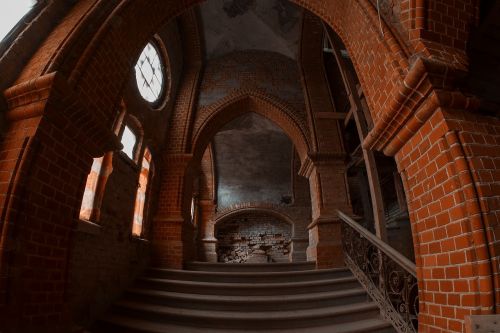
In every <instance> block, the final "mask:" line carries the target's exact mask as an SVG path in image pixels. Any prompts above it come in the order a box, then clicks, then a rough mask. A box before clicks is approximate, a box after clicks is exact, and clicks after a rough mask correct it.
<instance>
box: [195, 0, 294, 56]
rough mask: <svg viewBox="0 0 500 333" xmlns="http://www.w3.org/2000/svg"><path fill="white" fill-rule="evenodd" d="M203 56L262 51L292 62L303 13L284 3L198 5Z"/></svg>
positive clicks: (224, 0)
mask: <svg viewBox="0 0 500 333" xmlns="http://www.w3.org/2000/svg"><path fill="white" fill-rule="evenodd" d="M200 13H201V18H202V22H203V30H204V37H205V46H206V56H207V58H208V59H210V58H215V57H219V56H221V55H224V54H227V53H230V52H232V51H241V50H265V51H272V52H278V53H281V54H283V55H286V56H287V57H290V58H293V59H295V58H296V57H297V53H298V45H299V41H300V30H301V24H300V22H301V17H302V9H301V8H300V7H297V6H296V5H294V4H292V3H290V1H287V0H209V1H206V2H204V3H202V4H201V5H200Z"/></svg>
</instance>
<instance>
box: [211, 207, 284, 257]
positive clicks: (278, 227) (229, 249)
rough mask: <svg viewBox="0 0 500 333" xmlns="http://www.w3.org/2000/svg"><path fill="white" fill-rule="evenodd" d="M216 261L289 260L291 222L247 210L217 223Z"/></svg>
mask: <svg viewBox="0 0 500 333" xmlns="http://www.w3.org/2000/svg"><path fill="white" fill-rule="evenodd" d="M215 237H216V238H217V240H218V242H217V255H218V261H220V262H227V263H243V262H268V261H273V262H274V261H276V262H283V261H288V260H289V258H288V255H289V253H290V243H291V237H292V226H291V225H290V224H289V223H287V222H285V221H282V220H280V219H278V218H276V217H274V216H271V215H268V214H265V213H259V212H249V213H242V214H239V215H236V216H232V217H230V218H227V219H224V220H222V221H220V222H219V223H218V224H217V225H216V232H215Z"/></svg>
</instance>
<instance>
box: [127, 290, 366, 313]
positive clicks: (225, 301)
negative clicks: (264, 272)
mask: <svg viewBox="0 0 500 333" xmlns="http://www.w3.org/2000/svg"><path fill="white" fill-rule="evenodd" d="M125 299H127V300H132V301H142V302H148V303H151V304H157V305H166V306H176V307H180V308H187V309H200V310H232V311H252V310H253V309H259V310H269V311H271V310H276V309H282V310H299V309H310V308H318V307H327V306H333V305H342V304H351V303H362V302H366V301H367V300H368V296H367V294H366V292H365V290H364V289H363V288H361V287H358V288H352V289H347V290H339V291H327V292H319V293H311V294H298V295H275V296H268V295H266V296H253V295H252V296H244V297H241V296H231V295H200V294H183V293H178V292H167V291H159V290H150V289H130V290H128V291H127V294H126V295H125Z"/></svg>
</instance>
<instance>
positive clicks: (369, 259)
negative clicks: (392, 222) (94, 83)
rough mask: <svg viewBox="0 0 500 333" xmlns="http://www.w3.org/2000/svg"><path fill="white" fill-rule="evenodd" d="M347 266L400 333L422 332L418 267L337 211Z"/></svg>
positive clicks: (383, 314)
mask: <svg viewBox="0 0 500 333" xmlns="http://www.w3.org/2000/svg"><path fill="white" fill-rule="evenodd" d="M337 213H338V215H339V217H340V219H341V220H342V221H343V222H344V223H342V247H343V250H344V258H345V262H346V265H347V266H348V267H349V269H351V271H352V272H353V274H354V275H355V276H356V278H357V279H358V280H359V281H360V282H361V284H363V286H364V287H365V289H366V290H367V292H368V294H370V296H371V298H372V299H373V300H374V301H376V302H377V303H378V305H379V306H380V309H381V314H382V316H383V317H384V318H385V319H387V320H389V321H390V322H391V323H392V324H393V326H394V328H395V329H396V330H397V331H398V332H399V333H414V332H417V331H418V310H419V309H418V284H417V272H416V266H415V264H414V263H413V262H411V261H410V260H409V259H407V258H406V257H404V256H403V255H402V254H400V253H399V252H398V251H396V250H395V249H393V248H392V247H390V246H389V245H388V244H387V243H385V242H383V241H382V240H380V239H379V238H378V237H376V236H375V235H373V234H372V233H370V232H369V231H368V230H366V229H365V228H363V227H362V226H360V225H359V224H358V223H357V222H356V221H354V220H353V219H352V218H350V217H349V216H347V215H346V214H344V213H342V212H341V211H337Z"/></svg>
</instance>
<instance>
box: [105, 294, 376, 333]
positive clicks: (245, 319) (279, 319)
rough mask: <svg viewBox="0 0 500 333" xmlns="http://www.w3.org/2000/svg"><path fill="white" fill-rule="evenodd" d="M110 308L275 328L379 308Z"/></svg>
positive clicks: (196, 322) (338, 319) (200, 322)
mask: <svg viewBox="0 0 500 333" xmlns="http://www.w3.org/2000/svg"><path fill="white" fill-rule="evenodd" d="M113 310H114V311H113V312H114V313H118V314H122V315H128V316H130V317H136V318H137V317H138V318H143V319H144V318H147V319H149V320H151V321H155V322H168V323H182V324H184V325H192V326H197V327H212V328H234V329H244V328H246V327H252V328H259V329H270V328H274V329H278V328H296V327H310V326H321V325H332V324H341V323H346V322H352V321H358V320H362V319H369V318H371V317H374V316H377V315H378V314H379V311H380V310H379V308H378V306H377V305H376V304H375V303H374V302H366V303H354V304H348V305H341V306H332V307H323V308H317V309H302V310H300V311H293V310H292V311H288V310H277V311H246V312H237V311H214V310H197V309H183V308H177V307H169V306H160V305H151V304H147V303H139V302H131V301H122V302H119V303H117V304H116V305H115V306H114V308H113Z"/></svg>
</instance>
